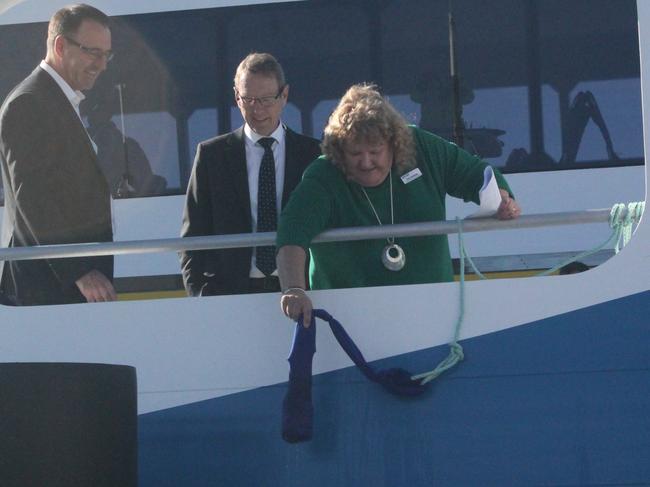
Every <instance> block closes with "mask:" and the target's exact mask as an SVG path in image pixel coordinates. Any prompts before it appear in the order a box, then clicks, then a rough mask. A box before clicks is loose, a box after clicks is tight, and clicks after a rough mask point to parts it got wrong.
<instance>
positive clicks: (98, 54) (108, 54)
mask: <svg viewBox="0 0 650 487" xmlns="http://www.w3.org/2000/svg"><path fill="white" fill-rule="evenodd" d="M63 37H65V39H66V40H67V41H68V42H69V43H70V44H72V45H73V46H77V47H78V48H79V49H81V51H82V52H84V53H86V54H88V55H89V56H91V57H93V58H95V59H96V60H98V61H99V60H101V59H102V58H104V59H106V62H107V63H108V62H110V61H111V59H113V57H115V53H114V52H113V51H103V50H102V49H99V48H98V47H86V46H84V45H81V44H79V43H78V42H77V41H75V40H74V39H71V38H70V37H68V36H63Z"/></svg>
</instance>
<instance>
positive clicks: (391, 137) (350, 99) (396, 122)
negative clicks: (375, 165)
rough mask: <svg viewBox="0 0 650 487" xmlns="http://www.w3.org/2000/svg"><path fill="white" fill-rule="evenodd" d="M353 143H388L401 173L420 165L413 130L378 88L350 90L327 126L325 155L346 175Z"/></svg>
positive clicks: (324, 146) (360, 87) (395, 165)
mask: <svg viewBox="0 0 650 487" xmlns="http://www.w3.org/2000/svg"><path fill="white" fill-rule="evenodd" d="M352 141H364V142H370V143H377V142H380V141H385V142H387V143H388V146H389V147H390V148H391V149H392V150H393V157H394V159H393V167H395V168H396V169H397V172H398V173H399V174H404V173H405V172H406V171H408V170H410V169H413V168H414V167H415V166H416V161H415V143H414V141H413V134H412V132H411V129H409V127H408V125H407V123H406V120H404V117H402V115H400V114H399V112H398V111H397V110H395V108H394V107H393V106H392V105H391V104H390V103H389V102H388V100H386V99H385V98H384V97H383V96H381V94H380V93H379V91H378V90H377V86H375V85H372V84H357V85H354V86H352V87H350V89H348V91H347V92H346V93H345V95H343V98H341V101H340V102H339V104H338V106H337V107H336V109H335V110H334V112H332V114H331V115H330V118H329V120H328V122H327V127H325V131H324V136H323V143H322V144H321V149H322V151H323V154H324V155H325V157H327V158H328V159H329V160H330V161H332V163H333V164H334V165H335V166H337V167H338V168H339V169H340V170H341V171H343V173H344V174H345V172H346V171H345V155H344V148H345V143H346V142H352Z"/></svg>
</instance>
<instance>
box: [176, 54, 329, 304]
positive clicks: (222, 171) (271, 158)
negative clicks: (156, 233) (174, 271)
mask: <svg viewBox="0 0 650 487" xmlns="http://www.w3.org/2000/svg"><path fill="white" fill-rule="evenodd" d="M234 90H235V99H236V101H237V106H238V107H239V110H240V111H241V114H242V116H243V118H244V120H245V122H246V123H245V124H244V126H243V127H240V128H239V129H237V130H235V131H234V132H231V133H228V134H225V135H221V136H219V137H215V138H213V139H210V140H207V141H205V142H202V143H200V144H199V147H198V150H197V153H196V159H195V161H194V168H193V170H192V175H191V177H190V182H189V185H188V188H187V199H186V204H185V212H184V215H183V227H182V231H181V235H182V236H183V237H191V236H198V235H223V234H233V233H249V232H267V231H275V222H276V219H277V216H278V214H279V212H280V209H281V207H282V206H284V204H285V203H286V202H287V201H288V198H289V195H290V194H291V191H293V189H294V188H295V186H296V185H297V184H298V182H300V179H301V177H302V173H303V171H304V169H305V168H306V167H307V165H308V164H309V163H310V162H311V161H312V160H314V159H315V158H316V157H318V155H319V154H320V147H319V141H317V140H316V139H312V138H311V137H306V136H304V135H300V134H297V133H295V132H294V131H292V130H291V129H289V128H287V127H286V126H284V125H283V124H282V122H281V120H280V117H281V115H282V110H283V109H284V107H285V105H286V103H287V97H288V95H289V85H287V83H286V81H285V77H284V72H283V70H282V67H281V66H280V64H279V63H278V61H277V60H276V59H275V58H274V57H273V56H271V55H270V54H265V53H253V54H250V55H248V56H247V57H246V58H245V59H244V60H243V61H242V62H241V63H240V64H239V67H238V68H237V72H236V74H235V86H234ZM181 266H182V271H183V282H184V284H185V289H186V290H187V292H188V294H189V295H191V296H206V295H217V294H242V293H251V292H273V291H279V290H280V286H279V282H278V278H277V270H276V268H275V247H257V248H254V249H253V248H241V249H225V250H209V251H190V252H182V253H181Z"/></svg>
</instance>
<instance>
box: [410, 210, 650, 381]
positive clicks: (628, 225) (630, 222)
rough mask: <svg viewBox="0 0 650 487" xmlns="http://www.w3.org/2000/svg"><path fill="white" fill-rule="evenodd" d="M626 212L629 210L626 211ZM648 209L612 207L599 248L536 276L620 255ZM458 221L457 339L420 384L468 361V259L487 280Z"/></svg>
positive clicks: (474, 268)
mask: <svg viewBox="0 0 650 487" xmlns="http://www.w3.org/2000/svg"><path fill="white" fill-rule="evenodd" d="M625 210H627V211H625ZM644 210H645V202H643V201H640V202H633V203H629V204H628V205H627V207H626V205H625V204H623V203H617V204H615V205H614V206H613V207H612V210H611V211H610V214H609V226H610V228H611V229H612V233H611V234H610V236H609V237H608V238H607V240H605V241H604V242H603V243H602V244H600V245H598V246H597V247H595V248H593V249H591V250H587V251H585V252H581V253H579V254H578V255H575V256H573V257H571V258H570V259H567V260H565V261H563V262H562V263H560V264H558V265H556V266H555V267H553V268H551V269H548V270H546V271H544V272H540V273H539V274H536V276H546V275H549V274H552V273H553V272H555V271H557V270H558V269H560V268H562V267H564V266H565V265H567V264H570V263H571V262H575V261H576V260H580V259H583V258H585V257H587V256H589V255H591V254H594V253H596V252H598V251H599V250H602V249H603V248H605V247H607V246H609V245H611V244H612V243H614V242H615V243H616V246H615V249H614V251H615V252H616V253H617V254H618V253H619V252H620V250H621V249H622V248H623V247H625V246H626V245H627V244H628V243H629V241H630V239H631V238H632V227H633V226H634V225H635V224H637V225H638V224H639V222H640V221H641V217H642V216H643V211H644ZM456 222H457V224H458V256H459V261H460V279H459V310H458V319H457V320H456V329H455V331H454V339H453V340H452V341H451V343H449V348H450V351H449V355H447V357H446V358H445V359H444V360H443V361H442V362H440V363H439V364H438V365H437V366H436V368H435V369H433V370H430V371H429V372H423V373H421V374H417V375H414V376H413V377H412V379H413V380H419V379H422V381H421V384H423V385H424V384H426V383H427V382H430V381H432V380H433V379H435V378H436V377H438V376H439V375H440V374H442V373H443V372H445V371H447V370H449V369H451V368H452V367H453V366H455V365H456V364H457V363H458V362H460V361H461V360H463V359H464V358H465V354H464V352H463V347H462V346H461V344H460V343H458V339H459V337H460V329H461V326H462V323H463V319H464V317H465V260H467V261H468V262H469V263H470V265H471V266H472V269H473V271H474V272H475V273H476V275H477V276H479V278H481V279H487V278H486V277H485V276H484V275H483V274H482V273H481V272H480V271H479V270H478V269H477V268H476V266H475V265H474V262H473V261H472V258H471V257H470V256H469V254H468V253H467V251H466V249H465V243H464V240H463V224H462V220H461V219H460V218H458V217H456Z"/></svg>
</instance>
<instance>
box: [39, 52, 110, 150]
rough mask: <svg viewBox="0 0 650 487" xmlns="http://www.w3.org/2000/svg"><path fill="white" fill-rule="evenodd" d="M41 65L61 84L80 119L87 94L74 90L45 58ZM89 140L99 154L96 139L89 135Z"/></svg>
mask: <svg viewBox="0 0 650 487" xmlns="http://www.w3.org/2000/svg"><path fill="white" fill-rule="evenodd" d="M39 66H40V68H41V69H43V70H45V72H46V73H47V74H49V75H50V76H51V77H52V79H54V81H56V84H57V85H59V87H60V88H61V90H62V91H63V94H64V95H65V96H66V98H67V99H68V100H69V101H70V104H71V105H72V108H74V111H75V112H76V113H77V117H79V120H81V113H80V112H79V105H80V104H81V102H82V101H84V100H85V99H86V95H84V94H83V93H82V92H81V91H79V90H73V89H72V87H71V86H70V85H69V84H68V83H67V81H66V80H64V79H63V78H62V77H61V75H60V74H59V73H57V72H56V69H54V68H53V67H52V66H50V65H49V64H47V63H46V62H45V60H42V61H41V64H39ZM81 125H83V120H81ZM84 128H85V125H84ZM86 135H88V132H86ZM88 140H90V143H91V144H92V146H93V149H95V154H97V145H96V144H95V141H94V140H93V139H92V138H91V137H90V135H88Z"/></svg>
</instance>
